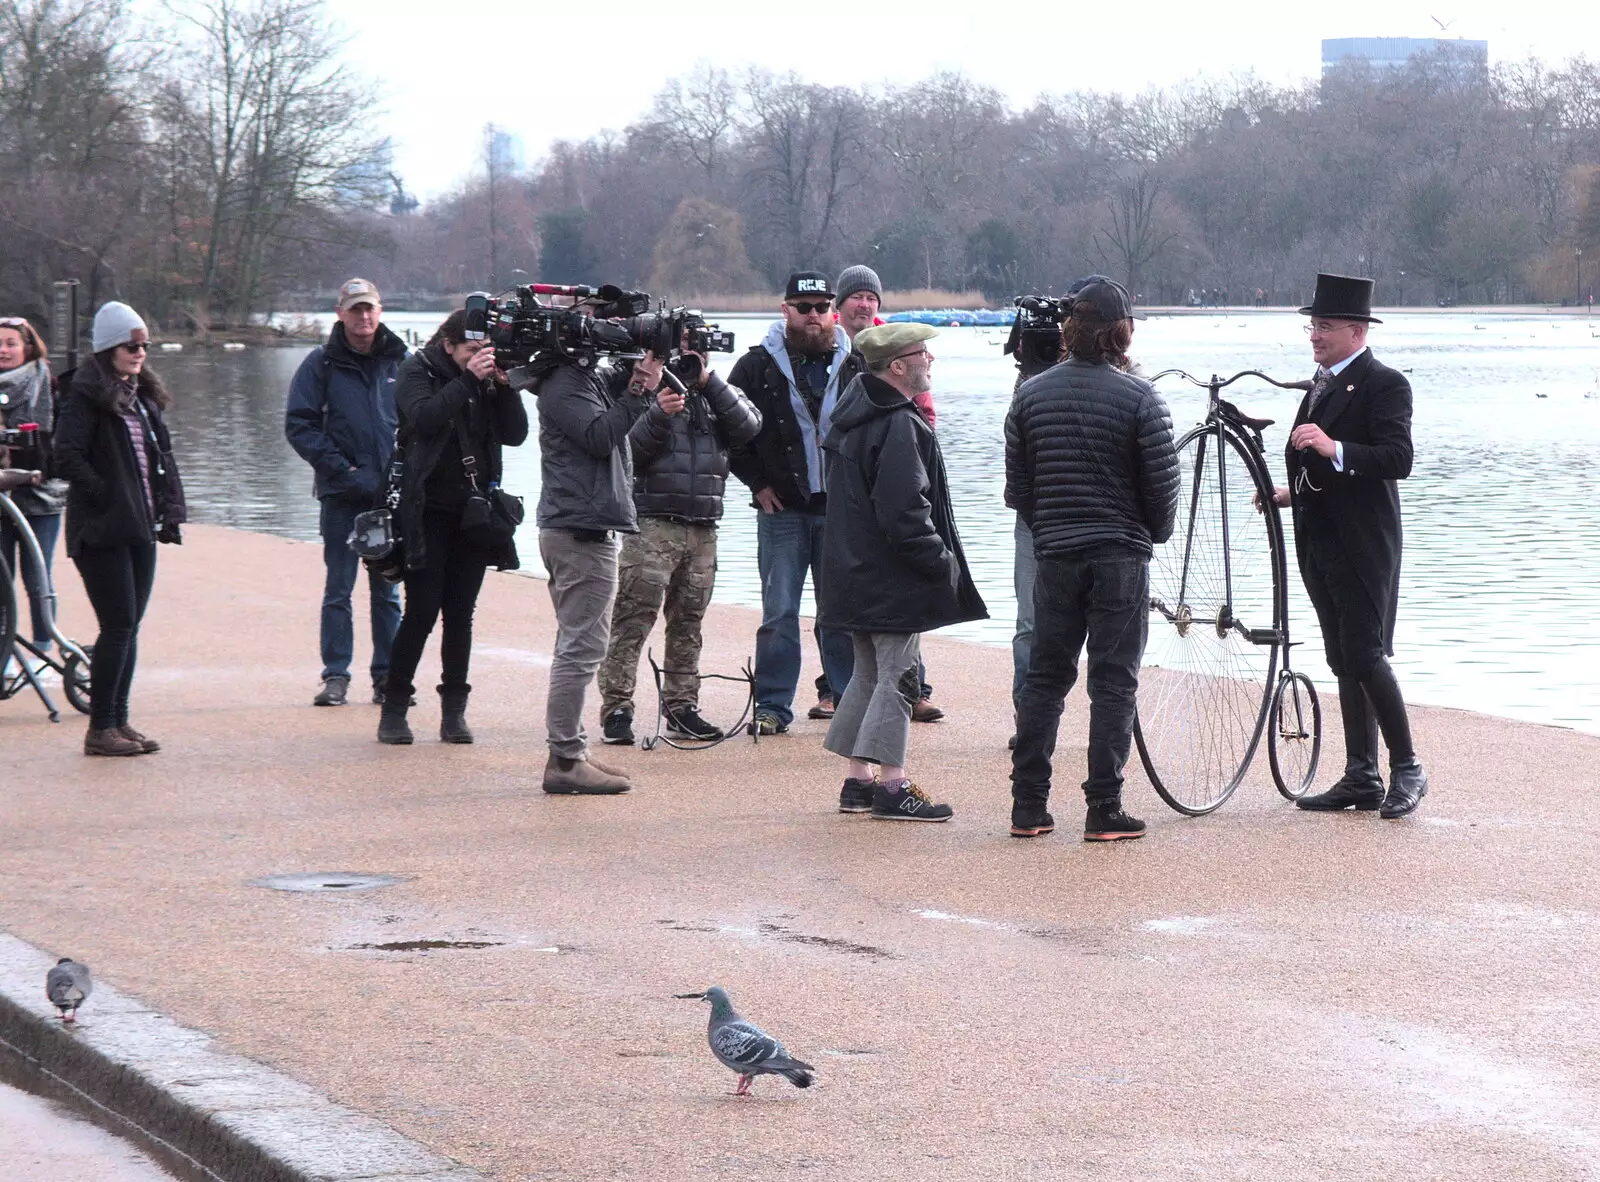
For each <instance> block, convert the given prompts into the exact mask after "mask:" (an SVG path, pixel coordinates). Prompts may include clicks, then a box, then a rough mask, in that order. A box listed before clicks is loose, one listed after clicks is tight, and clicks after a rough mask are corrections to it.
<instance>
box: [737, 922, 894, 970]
mask: <svg viewBox="0 0 1600 1182" xmlns="http://www.w3.org/2000/svg"><path fill="white" fill-rule="evenodd" d="M756 926H757V930H758V931H760V932H761V934H762V935H764V936H771V937H772V938H773V939H775V940H781V941H783V942H784V943H785V944H805V945H807V946H808V947H811V948H824V949H827V950H828V951H829V952H845V953H849V954H851V955H853V956H872V957H877V958H879V959H881V960H895V959H897V958H896V957H895V954H894V953H892V952H890V951H889V950H888V949H887V948H879V947H877V946H876V945H873V944H857V943H856V942H855V941H853V940H841V939H838V938H837V937H834V936H812V935H808V934H806V933H805V932H792V931H790V930H789V929H788V928H786V927H784V926H783V925H782V924H780V923H770V922H767V921H765V920H763V921H762V922H761V923H759V924H757V925H756Z"/></svg>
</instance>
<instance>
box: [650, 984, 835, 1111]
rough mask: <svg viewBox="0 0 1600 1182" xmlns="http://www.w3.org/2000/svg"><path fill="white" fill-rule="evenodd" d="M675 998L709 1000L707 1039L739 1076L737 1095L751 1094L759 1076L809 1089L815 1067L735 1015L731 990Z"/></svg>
mask: <svg viewBox="0 0 1600 1182" xmlns="http://www.w3.org/2000/svg"><path fill="white" fill-rule="evenodd" d="M673 996H674V997H681V998H686V999H693V1000H696V1001H709V1002H710V1003H711V1024H710V1026H708V1027H707V1029H706V1040H707V1041H708V1042H710V1044H711V1053H712V1054H713V1055H715V1056H716V1057H717V1058H718V1059H720V1060H722V1065H723V1066H724V1067H726V1068H728V1070H730V1071H736V1072H738V1074H739V1087H738V1089H737V1090H736V1091H735V1092H734V1093H733V1094H734V1095H735V1096H748V1095H749V1094H750V1081H751V1080H753V1079H755V1077H756V1076H758V1075H781V1076H783V1077H784V1078H785V1079H787V1080H788V1081H789V1082H790V1083H792V1084H793V1085H794V1086H795V1087H797V1088H809V1087H810V1086H811V1083H812V1079H813V1075H812V1072H814V1071H815V1070H816V1068H815V1067H813V1066H811V1064H809V1063H802V1062H800V1060H798V1059H791V1058H790V1057H789V1052H788V1051H786V1050H785V1049H784V1046H783V1044H782V1043H781V1042H779V1041H778V1040H777V1039H775V1038H773V1037H772V1035H770V1034H768V1033H767V1032H766V1031H764V1030H762V1029H761V1028H760V1027H759V1026H757V1025H755V1024H754V1023H752V1022H747V1021H745V1020H744V1019H743V1018H741V1017H740V1016H739V1015H738V1014H737V1013H735V1012H734V1009H733V1003H732V1002H731V1001H729V1000H728V993H727V990H725V989H723V988H722V987H721V986H720V985H713V986H712V987H711V988H710V989H707V990H706V991H705V992H703V993H675V994H673Z"/></svg>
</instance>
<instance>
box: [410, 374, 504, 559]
mask: <svg viewBox="0 0 1600 1182" xmlns="http://www.w3.org/2000/svg"><path fill="white" fill-rule="evenodd" d="M394 400H395V409H396V411H397V412H398V414H399V418H400V429H399V439H400V443H401V445H402V446H403V447H404V448H405V473H404V476H403V477H402V479H401V481H400V536H401V537H403V538H404V539H405V550H406V569H407V570H420V569H422V568H423V567H424V566H426V565H427V563H428V553H427V546H426V535H427V531H426V530H425V529H423V528H422V518H423V514H424V512H425V511H426V508H427V503H428V496H427V492H428V481H429V477H430V476H432V475H433V472H434V469H435V468H436V467H437V466H438V465H439V463H440V460H441V458H442V457H445V456H446V455H448V458H447V459H445V462H447V463H452V464H455V465H457V467H458V468H459V466H460V462H461V456H462V455H464V454H466V453H467V449H468V448H469V447H470V449H471V454H472V455H473V456H475V457H476V458H477V461H478V470H479V475H478V487H479V489H480V490H486V489H487V488H488V486H489V485H490V484H498V483H500V473H501V454H500V449H501V447H502V446H505V447H517V446H518V445H520V444H521V443H523V442H524V441H525V440H526V439H527V438H528V411H527V408H526V407H524V406H523V405H522V395H521V394H519V393H517V391H515V390H513V389H511V388H510V387H509V386H496V385H495V384H494V383H493V382H484V381H481V380H479V379H478V378H475V377H473V376H472V375H471V374H468V373H463V372H462V369H461V367H460V366H459V365H457V364H456V363H455V361H454V360H453V359H452V358H451V356H450V354H449V353H448V352H446V350H445V347H444V346H443V345H442V344H438V343H434V344H430V345H429V346H427V348H425V349H423V350H422V351H421V352H418V353H413V354H411V356H409V357H407V358H406V359H405V360H404V361H403V362H401V364H400V373H399V376H398V379H397V381H396V383H395V395H394ZM463 418H464V419H465V422H466V427H467V432H468V434H469V435H470V436H471V439H470V440H459V439H458V440H457V442H456V444H455V445H454V446H451V441H452V438H454V437H456V436H457V435H458V431H457V425H458V422H459V421H460V420H461V419H463ZM465 479H466V477H465V473H464V472H463V473H462V480H463V481H465ZM494 564H495V566H496V567H497V568H498V569H500V570H516V569H517V566H518V563H517V548H516V545H515V544H514V543H512V542H507V543H506V544H505V547H504V548H503V549H502V550H501V552H500V553H498V554H496V555H495V556H494Z"/></svg>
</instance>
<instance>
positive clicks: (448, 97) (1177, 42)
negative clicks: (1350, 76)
mask: <svg viewBox="0 0 1600 1182" xmlns="http://www.w3.org/2000/svg"><path fill="white" fill-rule="evenodd" d="M1080 4H1081V5H1082V8H1081V11H1086V12H1090V13H1092V14H1093V15H1091V16H1089V17H1088V18H1086V19H1085V20H1083V21H1082V24H1083V25H1084V26H1085V27H1092V28H1093V29H1095V30H1096V36H1095V38H1094V40H1092V41H1089V42H1085V41H1074V40H1073V39H1072V38H1071V34H1070V32H1069V31H1068V30H1070V29H1071V28H1072V27H1073V25H1074V24H1075V23H1076V22H1074V20H1073V13H1074V10H1075V9H1079V5H1080ZM328 8H329V11H330V14H331V15H332V17H333V19H334V20H335V21H336V22H337V24H338V25H339V26H340V27H341V28H342V29H343V30H344V32H345V33H347V34H348V35H349V36H350V38H351V41H350V47H349V55H350V59H351V63H352V65H354V66H355V67H356V68H357V69H358V70H360V71H362V72H363V73H364V74H365V75H366V76H368V77H370V78H371V79H372V80H373V81H374V82H375V83H377V86H376V87H375V92H374V98H375V103H376V105H377V106H378V107H379V111H378V112H376V113H374V115H373V118H375V119H376V120H377V121H378V123H379V128H380V130H381V131H382V132H383V133H385V134H389V135H392V136H393V137H394V142H395V163H396V165H397V171H398V172H399V173H400V175H401V177H402V179H403V180H404V182H405V184H406V186H407V188H408V189H410V190H411V191H413V192H415V193H416V194H417V195H418V196H420V197H422V198H424V199H427V198H429V197H433V196H437V195H438V194H440V193H443V192H446V191H449V190H450V189H452V188H454V187H456V186H457V185H459V184H460V182H461V180H462V178H463V177H464V176H465V175H466V174H467V172H468V171H469V170H470V169H472V168H474V167H480V168H481V167H482V164H481V154H482V147H481V145H482V136H481V131H482V128H483V125H484V124H485V123H487V122H490V121H493V122H494V123H496V124H497V125H499V126H502V127H505V128H506V129H507V130H510V131H513V132H516V133H517V134H519V135H520V136H521V137H522V140H523V144H524V148H525V150H526V153H527V158H528V162H529V163H530V164H532V163H533V162H534V161H536V160H537V159H538V158H539V157H540V156H541V155H543V153H544V149H545V148H546V147H547V146H548V145H549V144H550V143H551V142H552V141H554V140H557V139H581V138H584V137H587V136H589V135H591V134H593V133H594V132H596V131H599V130H601V129H602V128H606V127H614V128H620V127H623V126H625V125H626V124H628V123H629V122H630V121H632V120H633V119H635V118H636V117H638V116H639V115H640V114H642V113H643V112H644V111H645V110H647V109H648V108H649V106H650V101H651V99H652V97H653V96H654V95H655V93H656V91H657V90H658V89H659V88H660V85H661V83H662V82H663V81H664V80H665V79H667V78H669V77H673V76H675V75H678V74H682V73H686V72H687V71H688V70H689V69H691V68H692V67H693V66H694V64H695V63H696V62H697V61H709V62H712V63H714V64H716V65H718V66H721V67H724V68H726V69H730V70H740V69H743V68H744V67H746V66H748V65H757V66H761V67H764V68H766V69H769V70H772V71H774V72H777V73H783V72H786V71H789V70H793V71H795V72H796V73H798V74H799V75H801V76H802V77H803V78H805V79H806V80H808V81H814V82H822V83H826V84H830V85H851V86H859V85H862V84H867V85H872V84H878V83H906V82H914V81H917V80H919V79H922V78H925V77H927V76H928V75H929V74H932V73H934V72H935V71H937V70H958V71H960V72H962V73H964V74H965V75H966V76H967V77H969V78H971V79H973V80H974V81H976V82H979V83H982V84H985V85H989V86H993V87H996V88H997V89H999V90H1000V91H1001V92H1002V93H1004V94H1005V95H1006V96H1007V97H1008V98H1009V99H1010V100H1011V102H1012V105H1013V106H1022V105H1025V104H1026V103H1028V102H1029V101H1030V100H1031V99H1032V98H1033V97H1034V96H1036V95H1038V94H1040V93H1042V92H1062V91H1067V90H1075V89H1081V90H1100V91H1121V92H1124V93H1137V92H1138V91H1140V90H1143V89H1145V88H1146V87H1149V86H1151V85H1158V84H1167V83H1171V82H1175V81H1178V80H1180V79H1183V78H1188V77H1193V76H1195V75H1196V74H1200V73H1206V74H1212V75H1227V74H1230V73H1233V72H1235V71H1246V70H1248V71H1253V72H1255V73H1256V74H1257V75H1259V76H1261V77H1263V78H1265V79H1268V80H1270V81H1274V82H1294V81H1302V80H1305V79H1308V78H1313V77H1315V76H1316V75H1317V74H1318V73H1319V72H1320V69H1321V41H1322V38H1324V37H1363V36H1381V37H1428V36H1446V37H1465V38H1471V39H1479V40H1487V41H1488V42H1489V56H1490V60H1491V61H1493V62H1499V61H1504V60H1507V59H1519V58H1524V57H1527V56H1528V55H1529V54H1533V55H1535V56H1538V57H1540V58H1543V59H1545V60H1546V61H1549V62H1561V61H1564V60H1566V59H1567V58H1569V57H1571V56H1573V55H1575V54H1578V53H1581V52H1584V51H1585V50H1587V51H1588V52H1589V53H1590V54H1591V56H1592V55H1593V54H1595V53H1597V52H1600V13H1597V11H1596V8H1597V6H1596V5H1592V4H1581V3H1555V4H1506V3H1504V2H1503V0H1499V2H1495V3H1486V2H1482V0H1389V2H1388V3H1386V4H1383V5H1381V6H1380V5H1371V6H1367V5H1359V6H1358V5H1337V4H1328V5H1319V4H1315V3H1295V2H1294V0H1288V2H1287V3H1285V0H1234V2H1232V3H1229V2H1227V0H1212V2H1211V3H1197V2H1194V0H1190V2H1187V3H1181V4H1180V3H1170V2H1167V0H1145V2H1143V3H1120V4H1119V3H1107V4H1096V5H1091V4H1089V3H1085V2H1084V0H1065V2H1050V0H1045V2H1044V3H1027V2H1026V0H1022V2H1012V3H1008V4H1004V5H1002V4H996V3H993V2H992V0H974V3H971V4H959V3H945V2H923V3H905V2H900V3H878V2H871V3H853V4H833V5H829V4H825V3H809V2H807V0H765V2H762V3H753V2H750V0H744V2H734V0H698V2H694V0H691V2H690V3H686V4H685V3H670V4H669V3H653V4H643V3H635V2H632V0H629V2H627V3H599V2H591V3H572V2H570V0H568V2H565V3H551V2H548V0H499V2H498V3H497V2H495V0H472V2H471V3H468V4H441V3H440V2H439V0H383V2H382V3H373V0H329V2H328ZM1024 14H1026V16H1024ZM1434 18H1437V20H1438V21H1442V22H1445V23H1446V24H1447V25H1448V26H1449V28H1448V32H1445V33H1442V34H1441V32H1440V29H1439V25H1438V23H1436V21H1435V19H1434ZM1119 22H1121V23H1120V25H1119ZM675 25H689V26H692V27H693V28H695V29H698V30H701V31H702V35H701V36H699V37H698V38H697V39H695V40H689V41H685V42H681V43H680V42H675V41H671V40H668V39H667V38H666V37H665V36H664V35H663V34H661V33H659V32H655V31H656V30H662V29H665V28H670V27H672V26H675Z"/></svg>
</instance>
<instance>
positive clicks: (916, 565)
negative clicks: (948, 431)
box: [818, 324, 989, 821]
mask: <svg viewBox="0 0 1600 1182" xmlns="http://www.w3.org/2000/svg"><path fill="white" fill-rule="evenodd" d="M937 335H938V334H937V331H936V330H935V329H933V328H931V327H929V326H928V325H925V324H884V325H880V326H877V327H874V328H868V329H865V330H863V331H862V332H861V333H859V334H858V335H857V336H856V341H855V343H856V349H857V350H858V352H859V353H860V355H861V356H862V357H863V358H864V359H865V361H866V365H867V372H866V373H864V374H862V375H860V376H859V377H857V378H856V379H855V380H854V381H852V382H851V383H850V385H849V387H848V388H847V389H846V390H845V392H844V393H843V394H842V395H841V396H840V398H839V405H838V408H837V409H836V410H835V411H834V414H833V422H832V425H831V427H830V428H829V430H828V433H827V437H826V440H825V442H824V445H823V446H824V450H825V453H826V458H827V474H828V509H827V526H826V529H825V530H824V533H823V544H822V553H823V559H822V569H823V577H822V582H821V585H820V590H819V593H818V600H819V616H820V619H821V621H822V624H823V626H824V627H826V628H832V629H837V630H839V631H842V632H847V633H849V635H850V639H851V643H852V647H853V651H854V657H855V662H854V670H853V672H852V673H851V676H850V684H849V686H848V687H847V688H846V689H845V692H844V696H843V697H842V698H841V699H840V700H839V704H838V709H837V710H836V712H835V713H834V716H833V722H832V724H831V725H830V726H829V727H828V737H827V739H826V740H824V742H823V746H824V747H826V748H827V749H828V750H829V751H832V752H833V753H834V754H835V755H841V756H843V757H844V758H845V760H846V761H847V762H848V767H847V769H846V774H845V781H844V786H843V788H842V789H841V790H840V792H839V811H840V812H845V813H863V812H870V813H871V814H872V816H873V819H874V820H882V821H948V820H949V819H950V817H951V815H952V810H951V808H950V806H949V805H947V804H936V803H935V802H934V801H933V800H932V799H931V798H929V797H928V796H927V795H926V794H925V793H924V792H923V791H922V790H921V789H920V788H918V787H917V785H916V784H915V783H913V782H912V780H911V777H910V776H909V775H908V774H907V772H906V766H905V763H906V740H907V738H908V735H909V731H910V728H911V711H912V708H913V706H914V705H915V703H916V702H917V700H918V696H919V685H920V678H919V677H918V675H917V665H918V660H917V658H918V655H919V649H920V637H921V634H922V633H923V632H928V631H931V630H933V629H934V628H942V627H944V626H945V625H947V624H958V623H962V622H965V621H967V620H982V619H986V618H987V617H988V614H989V613H988V611H987V610H985V608H984V606H983V600H982V599H981V598H980V597H979V595H978V589H977V587H976V586H974V585H973V582H972V575H971V572H970V571H969V570H968V569H967V560H966V557H965V556H964V555H963V554H962V552H961V539H960V536H959V534H958V533H957V532H956V525H955V515H954V513H953V512H952V510H951V506H950V490H949V486H948V484H947V482H946V479H945V469H944V460H943V458H942V457H941V455H940V453H939V442H938V439H937V438H936V437H935V436H934V433H933V428H932V427H930V426H928V424H927V422H926V421H925V420H924V419H923V417H922V416H921V414H919V413H918V412H917V409H916V406H915V405H914V403H913V399H915V397H916V396H917V395H918V394H919V393H922V392H924V391H927V390H930V389H932V387H933V381H932V370H933V353H932V351H931V350H929V348H928V341H929V339H930V338H932V337H934V336H937ZM874 769H876V773H877V774H876V776H875V775H874Z"/></svg>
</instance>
